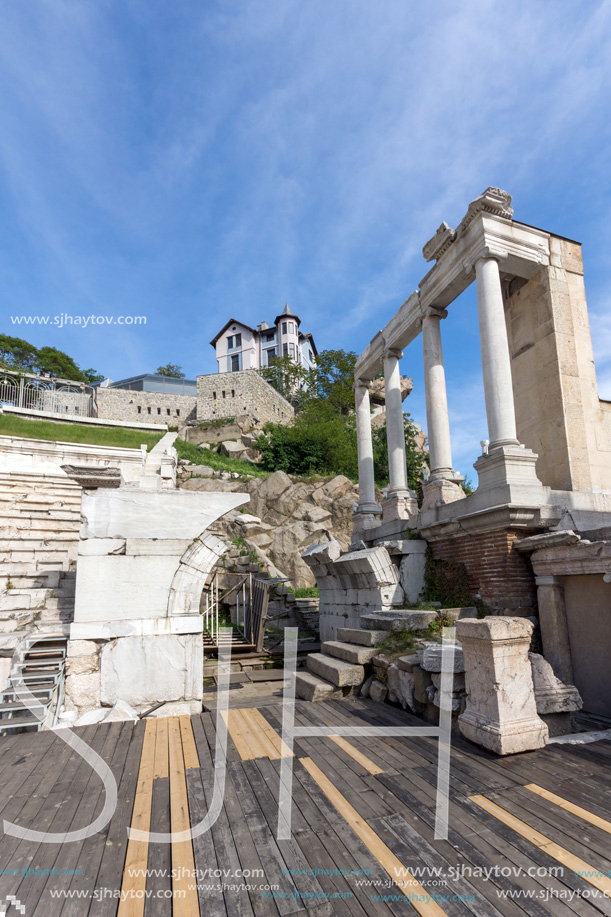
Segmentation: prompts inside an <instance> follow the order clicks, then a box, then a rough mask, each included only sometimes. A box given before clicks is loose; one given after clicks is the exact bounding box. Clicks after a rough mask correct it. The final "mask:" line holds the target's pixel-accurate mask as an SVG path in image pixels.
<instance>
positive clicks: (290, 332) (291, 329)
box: [289, 322, 295, 334]
mask: <svg viewBox="0 0 611 917" xmlns="http://www.w3.org/2000/svg"><path fill="white" fill-rule="evenodd" d="M294 332H295V326H294V325H293V323H292V322H289V334H294Z"/></svg>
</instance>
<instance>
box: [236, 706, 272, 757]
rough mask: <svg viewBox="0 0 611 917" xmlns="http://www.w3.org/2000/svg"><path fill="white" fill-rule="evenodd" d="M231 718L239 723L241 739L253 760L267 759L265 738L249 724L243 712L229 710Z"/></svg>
mask: <svg viewBox="0 0 611 917" xmlns="http://www.w3.org/2000/svg"><path fill="white" fill-rule="evenodd" d="M229 713H230V715H231V718H232V719H234V720H237V721H238V722H239V723H240V729H241V730H242V737H243V738H244V740H245V742H246V744H247V745H248V747H249V749H250V752H251V755H252V757H253V758H267V756H268V751H269V748H268V744H267V740H266V738H265V736H264V735H263V734H262V733H261V732H259V730H258V729H257V728H256V727H255V726H253V725H251V724H250V722H249V720H248V718H247V717H246V715H245V714H246V711H245V710H230V711H229Z"/></svg>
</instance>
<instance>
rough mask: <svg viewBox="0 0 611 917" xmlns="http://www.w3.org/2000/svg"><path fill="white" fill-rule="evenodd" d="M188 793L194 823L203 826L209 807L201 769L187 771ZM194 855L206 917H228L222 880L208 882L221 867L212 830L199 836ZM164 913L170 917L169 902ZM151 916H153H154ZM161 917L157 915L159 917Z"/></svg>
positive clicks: (199, 892) (201, 907) (165, 904)
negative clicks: (209, 876) (210, 876)
mask: <svg viewBox="0 0 611 917" xmlns="http://www.w3.org/2000/svg"><path fill="white" fill-rule="evenodd" d="M187 793H188V796H189V811H190V813H191V819H192V821H193V823H194V824H199V822H200V821H202V819H203V818H205V816H206V812H207V811H208V806H207V805H206V796H205V793H204V788H203V785H202V780H201V773H200V771H198V770H195V769H190V770H189V771H187ZM193 856H194V859H195V867H196V869H197V870H198V883H197V884H198V895H199V906H200V911H201V913H202V914H205V915H206V917H225V915H226V914H227V910H226V908H225V901H224V897H223V889H222V886H221V882H220V880H219V879H217V878H216V877H214V876H213V878H210V879H208V871H210V872H211V873H212V874H214V871H215V870H216V869H217V867H218V861H217V855H216V849H215V844H214V842H213V838H212V831H211V830H210V831H205V832H204V833H203V834H200V835H199V836H198V837H195V838H193ZM164 908H165V911H164V910H161V911H160V912H159V917H166V913H167V902H165V903H164ZM151 917H153V915H152V914H151ZM155 917H157V915H155Z"/></svg>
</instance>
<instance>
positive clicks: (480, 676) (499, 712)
mask: <svg viewBox="0 0 611 917" xmlns="http://www.w3.org/2000/svg"><path fill="white" fill-rule="evenodd" d="M532 631H533V624H532V622H531V621H528V620H527V619H525V618H510V617H501V616H498V617H497V616H490V617H487V618H483V619H481V620H478V619H476V618H465V619H464V620H462V621H457V622H456V635H457V638H458V640H460V642H461V644H462V648H463V653H464V660H465V676H466V685H467V694H468V698H467V708H466V710H465V712H464V713H463V714H462V715H461V716H460V717H459V718H458V725H459V728H460V731H461V732H462V734H463V735H464V736H465V737H466V738H467V739H470V740H471V741H472V742H475V743H476V744H478V745H483V746H484V748H489V749H490V751H493V752H496V754H498V755H510V754H515V753H516V752H520V751H532V750H533V749H535V748H543V746H544V745H545V744H546V742H547V740H548V729H547V726H546V725H545V723H544V722H543V720H541V719H540V718H539V716H538V715H537V705H536V701H535V692H534V686H533V677H532V671H531V665H530V661H529V658H528V649H529V645H530V639H531V635H532Z"/></svg>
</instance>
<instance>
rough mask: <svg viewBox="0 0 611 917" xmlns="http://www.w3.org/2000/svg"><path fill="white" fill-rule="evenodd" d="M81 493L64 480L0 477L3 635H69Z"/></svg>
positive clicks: (29, 475) (0, 612) (43, 476)
mask: <svg viewBox="0 0 611 917" xmlns="http://www.w3.org/2000/svg"><path fill="white" fill-rule="evenodd" d="M81 493H82V489H81V487H80V486H79V485H78V484H76V483H75V482H74V481H72V480H71V479H70V478H66V477H64V476H61V475H53V474H49V473H45V474H36V473H33V472H27V471H24V472H15V471H11V472H8V471H3V472H2V473H0V556H2V558H3V562H2V564H1V565H0V635H2V634H4V635H8V634H12V633H16V634H18V633H23V631H24V630H28V631H36V632H39V633H54V634H57V633H62V632H65V631H66V626H67V624H68V623H69V622H70V621H71V619H72V614H73V610H74V585H75V578H76V558H77V551H78V539H79V527H80V521H81V520H80V507H81Z"/></svg>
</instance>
